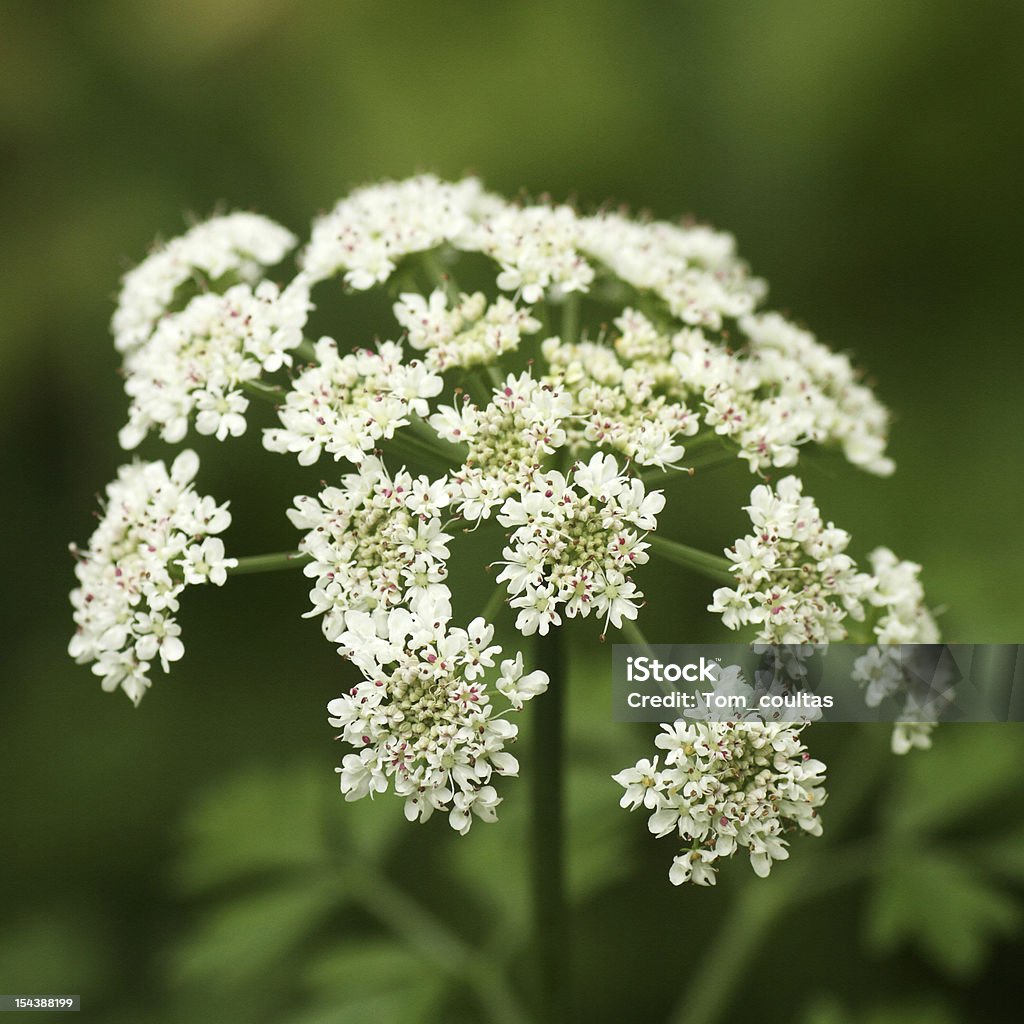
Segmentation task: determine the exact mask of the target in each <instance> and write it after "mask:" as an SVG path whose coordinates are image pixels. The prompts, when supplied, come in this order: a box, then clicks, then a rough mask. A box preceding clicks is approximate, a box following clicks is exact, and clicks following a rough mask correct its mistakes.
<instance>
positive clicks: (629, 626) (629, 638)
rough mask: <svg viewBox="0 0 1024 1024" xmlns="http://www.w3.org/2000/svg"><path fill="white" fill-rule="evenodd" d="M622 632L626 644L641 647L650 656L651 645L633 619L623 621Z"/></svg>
mask: <svg viewBox="0 0 1024 1024" xmlns="http://www.w3.org/2000/svg"><path fill="white" fill-rule="evenodd" d="M620 632H621V633H622V636H623V638H624V639H625V641H626V643H629V644H633V646H634V647H641V648H643V650H644V652H645V653H646V654H648V655H650V651H651V645H650V644H649V643H648V642H647V637H645V636H644V635H643V633H642V632H641V631H640V627H639V626H638V625H637V624H636V623H635V622H633V621H632V620H631V619H623V620H622V629H621V630H620Z"/></svg>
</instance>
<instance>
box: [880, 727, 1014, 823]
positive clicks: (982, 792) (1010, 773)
mask: <svg viewBox="0 0 1024 1024" xmlns="http://www.w3.org/2000/svg"><path fill="white" fill-rule="evenodd" d="M1020 749H1021V730H1020V729H1018V728H1016V727H1014V726H1007V725H1002V726H996V727H993V726H991V725H960V724H957V725H947V726H943V727H940V728H939V729H938V730H937V731H936V733H935V739H934V745H933V747H932V749H931V750H929V751H913V752H912V753H911V754H908V755H907V757H906V761H905V768H904V774H903V777H902V781H901V783H900V784H899V786H898V788H897V791H896V793H895V794H894V796H893V799H892V801H891V803H890V805H889V808H888V814H887V816H888V818H889V821H890V823H891V826H892V827H893V828H894V829H896V830H898V831H903V832H918V831H921V830H922V829H937V828H941V827H943V826H945V825H947V824H953V823H955V822H956V821H957V819H959V818H961V817H962V816H964V815H969V816H971V817H972V818H975V817H976V816H977V814H978V812H979V810H980V809H982V808H984V807H988V806H990V805H992V804H993V803H995V802H996V801H999V800H1001V799H1002V798H1004V797H1005V796H1006V794H1007V793H1011V792H1014V791H1015V790H1016V787H1017V786H1018V784H1019V778H1020Z"/></svg>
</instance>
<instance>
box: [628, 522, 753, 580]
mask: <svg viewBox="0 0 1024 1024" xmlns="http://www.w3.org/2000/svg"><path fill="white" fill-rule="evenodd" d="M646 539H647V541H648V542H649V543H650V545H651V549H652V550H653V551H656V552H657V553H658V554H659V555H661V557H662V558H665V559H667V560H668V561H670V562H675V564H676V565H682V566H684V567H685V568H687V569H693V571H694V572H699V573H700V574H701V575H702V576H706V577H707V578H708V579H711V580H715V581H716V582H719V583H734V582H735V579H736V578H735V577H734V576H733V574H732V573H731V572H730V571H729V566H730V562H729V560H728V559H727V558H723V557H722V556H721V555H712V554H710V553H709V552H707V551H698V550H697V548H691V547H688V546H687V545H686V544H680V543H679V542H678V541H675V540H669V539H668V538H667V537H659V536H658V535H657V534H655V533H649V534H648V535H647V538H646Z"/></svg>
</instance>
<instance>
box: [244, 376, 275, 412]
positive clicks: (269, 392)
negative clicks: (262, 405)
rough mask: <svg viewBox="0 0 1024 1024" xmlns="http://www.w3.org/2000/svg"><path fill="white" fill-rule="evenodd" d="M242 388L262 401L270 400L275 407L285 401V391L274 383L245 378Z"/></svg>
mask: <svg viewBox="0 0 1024 1024" xmlns="http://www.w3.org/2000/svg"><path fill="white" fill-rule="evenodd" d="M242 390H243V391H244V392H245V393H246V394H247V395H252V396H253V398H258V399H260V401H262V402H269V403H270V404H271V405H272V406H274V407H275V408H276V407H277V406H279V405H280V404H281V403H282V402H283V401H284V391H282V390H281V388H278V387H274V386H273V385H272V384H261V383H260V382H259V381H255V380H243V381H242Z"/></svg>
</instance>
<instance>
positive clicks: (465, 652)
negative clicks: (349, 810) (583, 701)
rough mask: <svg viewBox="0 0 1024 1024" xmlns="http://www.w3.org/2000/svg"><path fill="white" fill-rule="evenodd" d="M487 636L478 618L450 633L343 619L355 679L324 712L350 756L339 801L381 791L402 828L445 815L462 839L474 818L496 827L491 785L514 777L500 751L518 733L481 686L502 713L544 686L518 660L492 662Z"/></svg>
mask: <svg viewBox="0 0 1024 1024" xmlns="http://www.w3.org/2000/svg"><path fill="white" fill-rule="evenodd" d="M493 636H494V628H493V626H490V625H488V624H487V623H486V622H485V621H484V620H483V619H482V618H477V619H474V620H473V621H472V622H471V623H470V624H469V626H468V628H467V629H459V628H453V627H450V626H448V625H447V624H445V623H442V622H431V621H430V620H429V619H424V618H422V617H420V616H417V615H415V614H413V613H411V612H409V611H407V610H406V609H404V608H395V609H392V610H391V611H390V612H388V614H387V616H386V617H385V618H384V620H381V619H380V618H375V617H374V616H372V615H370V614H368V613H366V612H355V613H352V614H350V616H349V618H348V628H347V629H346V630H345V632H344V633H342V635H341V636H340V638H339V639H340V642H341V644H342V649H343V650H344V651H345V653H346V654H347V656H348V657H350V658H351V659H352V661H353V662H354V663H355V664H356V666H357V667H358V668H359V669H360V670H361V672H362V674H363V676H364V678H363V681H362V682H360V683H357V684H356V685H355V686H354V687H352V689H351V690H350V691H349V692H348V693H347V694H345V695H343V696H341V697H338V698H336V699H335V700H332V701H331V703H330V704H329V705H328V711H329V713H330V715H331V718H330V722H331V724H332V725H333V726H335V727H336V728H339V729H341V733H340V735H339V737H338V738H339V739H342V740H344V741H345V742H346V743H348V744H350V745H351V746H353V747H355V748H356V750H357V751H358V753H351V754H346V755H345V757H344V758H343V760H342V763H341V767H340V768H338V769H337V771H338V772H339V774H340V776H341V791H342V792H343V793H344V794H345V799H346V800H359V799H361V798H362V797H365V796H373V795H374V794H375V793H383V792H384V791H386V790H387V788H388V785H389V783H390V784H391V785H392V786H393V787H394V791H395V793H396V794H397V795H398V796H400V797H402V798H403V799H404V801H405V816H406V817H407V818H408V819H409V820H410V821H417V820H418V821H426V820H427V819H428V818H429V817H430V816H431V815H432V814H433V813H434V811H436V810H438V811H446V812H447V814H448V822H449V824H450V825H451V827H452V828H453V829H455V830H456V831H457V832H459V833H460V834H463V835H464V834H465V833H466V832H468V831H469V829H470V827H471V825H472V824H473V819H474V818H479V819H480V820H481V821H486V822H492V821H494V820H495V818H496V816H497V815H496V810H497V806H498V804H499V803H500V802H501V797H499V796H498V793H497V791H496V790H495V788H494V786H493V785H492V781H493V779H494V777H495V776H501V775H516V774H517V773H518V771H519V764H518V762H517V761H516V759H515V758H514V757H513V756H512V755H511V754H510V753H509V752H508V751H507V750H506V749H505V748H506V746H508V745H509V744H511V743H513V742H514V741H515V739H516V735H517V733H518V727H517V726H516V725H515V724H514V723H512V722H509V721H508V720H507V719H506V718H504V717H502V715H501V714H495V713H494V705H493V704H492V696H493V694H492V691H491V689H490V687H489V685H488V682H487V678H488V677H490V679H491V681H492V684H493V688H494V690H495V691H497V693H498V694H499V695H500V696H501V697H503V698H504V702H505V703H506V704H507V705H508V709H507V710H510V711H518V710H520V709H521V708H522V707H523V703H524V701H527V700H530V699H531V698H533V697H535V696H536V695H538V694H540V693H543V692H544V691H545V690H546V689H547V686H548V678H547V676H546V675H545V674H544V673H543V672H532V673H530V674H529V675H524V674H523V663H522V658H521V657H520V656H517V657H516V658H514V659H506V660H504V661H502V662H500V663H497V660H496V659H497V657H498V655H499V654H500V653H501V647H499V646H497V645H495V644H492V643H491V640H492V639H493ZM495 668H496V669H497V672H495V671H494V670H495Z"/></svg>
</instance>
